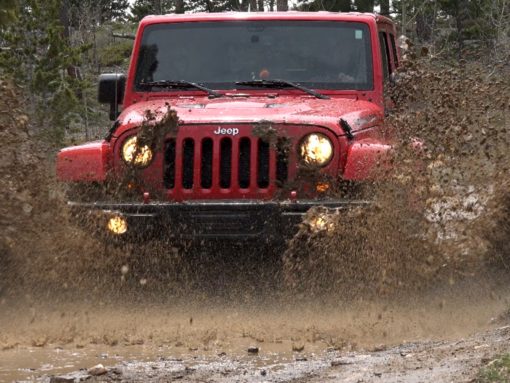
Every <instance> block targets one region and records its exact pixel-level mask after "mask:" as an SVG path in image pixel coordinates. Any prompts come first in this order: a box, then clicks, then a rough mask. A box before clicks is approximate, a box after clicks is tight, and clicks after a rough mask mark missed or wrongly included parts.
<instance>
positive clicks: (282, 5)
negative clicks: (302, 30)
mask: <svg viewBox="0 0 510 383" xmlns="http://www.w3.org/2000/svg"><path fill="white" fill-rule="evenodd" d="M276 10H277V11H283V12H285V11H288V10H289V2H288V0H276Z"/></svg>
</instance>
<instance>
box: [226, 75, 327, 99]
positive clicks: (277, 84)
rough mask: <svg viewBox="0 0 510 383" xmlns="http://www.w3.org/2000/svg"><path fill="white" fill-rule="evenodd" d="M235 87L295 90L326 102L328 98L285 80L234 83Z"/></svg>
mask: <svg viewBox="0 0 510 383" xmlns="http://www.w3.org/2000/svg"><path fill="white" fill-rule="evenodd" d="M236 85H245V86H258V87H263V88H296V89H299V90H301V91H303V92H305V93H308V94H311V95H312V96H314V97H317V98H320V99H322V100H328V99H329V96H326V95H325V94H321V93H318V92H316V91H314V90H312V89H309V88H307V87H304V86H302V85H299V84H296V83H294V82H291V81H287V80H249V81H236Z"/></svg>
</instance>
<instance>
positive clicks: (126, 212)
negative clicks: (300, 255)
mask: <svg viewBox="0 0 510 383" xmlns="http://www.w3.org/2000/svg"><path fill="white" fill-rule="evenodd" d="M369 205H370V202H369V201H364V200H321V201H314V200H308V201H295V202H291V201H256V200H229V201H221V202H219V201H214V202H212V201H195V200H194V201H187V202H182V203H171V202H169V203H162V202H151V203H102V202H95V203H79V202H69V207H70V208H71V211H72V212H73V213H75V215H76V216H77V217H78V218H79V219H80V221H81V222H84V223H86V224H89V226H92V227H93V228H95V229H97V230H99V231H104V232H107V222H108V219H110V218H111V217H112V216H121V217H123V218H124V219H125V220H126V222H127V227H128V230H127V232H126V233H125V234H122V235H120V237H133V236H134V237H136V238H138V239H140V238H143V239H145V238H151V237H153V236H157V237H173V238H178V239H183V240H192V239H198V240H200V239H227V240H228V239H229V240H246V239H256V238H263V239H264V240H266V241H272V240H282V239H285V238H289V237H291V236H292V235H294V234H295V233H296V232H297V230H298V227H297V224H299V223H300V222H301V221H302V218H303V216H304V215H305V214H306V212H307V211H308V210H309V209H311V208H314V207H322V208H326V209H329V210H344V209H350V208H354V207H366V206H369Z"/></svg>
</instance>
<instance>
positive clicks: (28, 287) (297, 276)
mask: <svg viewBox="0 0 510 383" xmlns="http://www.w3.org/2000/svg"><path fill="white" fill-rule="evenodd" d="M431 67H432V68H433V69H431ZM505 71H506V72H505ZM497 73H499V74H500V75H499V77H498V78H497V79H495V78H496V76H497V75H496V74H497ZM501 73H503V74H501ZM504 73H507V75H506V76H505V75H504ZM509 81H510V76H508V68H499V69H498V70H497V71H496V72H494V73H493V74H490V72H487V71H485V70H481V69H479V68H476V67H475V68H471V67H469V66H464V67H458V68H453V69H452V68H448V69H445V68H443V67H441V66H438V64H436V63H434V62H423V63H421V64H413V65H411V66H408V67H406V70H405V71H404V72H402V74H401V79H400V83H399V87H398V90H394V92H393V97H394V101H395V102H396V104H397V105H398V109H396V110H394V111H393V114H392V116H390V118H389V121H390V122H391V123H392V124H393V125H394V126H395V130H396V132H397V134H396V137H395V139H396V141H397V142H398V143H399V146H398V148H399V150H397V151H396V153H395V159H394V163H395V164H397V166H396V167H395V169H396V170H395V172H393V173H391V174H390V175H389V176H388V177H389V180H390V182H384V183H382V182H378V183H376V185H375V187H368V186H367V188H366V190H364V191H363V193H365V196H367V197H371V198H373V199H374V200H375V201H376V203H375V206H374V207H373V208H372V209H371V210H369V211H368V213H367V210H356V209H355V210H351V211H349V212H340V213H338V214H335V215H330V216H327V217H326V222H325V225H324V230H319V231H313V230H312V229H311V225H310V222H311V220H314V219H316V218H317V217H318V216H321V219H324V218H323V217H322V215H321V214H322V212H321V211H320V210H317V211H312V212H310V214H309V216H308V217H307V218H306V219H305V220H304V222H303V224H302V228H301V230H300V232H299V233H298V235H297V236H296V237H295V238H294V239H293V240H292V241H291V243H290V250H289V251H287V252H286V253H285V256H283V262H284V269H283V270H284V275H282V274H281V273H280V272H279V270H280V265H279V264H278V261H275V260H278V259H281V258H282V255H283V251H280V249H261V248H260V246H259V245H258V244H250V250H247V249H246V246H245V247H244V248H242V247H236V246H231V247H227V248H225V247H223V248H221V247H216V248H206V247H200V246H199V249H198V251H197V249H189V248H187V247H183V248H179V247H176V246H174V244H173V243H171V242H163V241H153V242H151V243H149V244H148V245H146V246H143V247H142V246H138V245H136V244H133V245H127V246H124V247H117V246H113V245H111V244H103V243H101V242H99V241H97V240H95V239H94V238H90V236H89V235H87V234H86V233H84V232H83V231H81V230H80V229H79V228H77V227H75V226H74V225H73V224H72V220H73V218H72V217H70V216H69V214H68V212H67V210H66V209H65V204H64V200H65V198H64V197H63V192H62V190H61V189H60V186H58V185H57V184H56V183H55V181H54V179H53V176H52V174H53V172H52V170H51V169H52V165H51V161H48V160H47V158H46V155H44V154H43V153H45V152H48V153H51V152H52V150H53V149H52V148H44V147H43V146H42V145H41V144H40V143H38V142H37V140H36V139H35V138H34V137H33V135H31V134H30V125H29V120H28V118H27V117H25V116H24V114H23V112H22V108H21V106H20V103H19V102H17V101H16V100H17V99H18V96H17V94H16V92H17V90H15V89H14V88H13V87H12V85H9V84H6V83H2V84H1V88H2V92H3V95H6V97H0V111H1V112H2V113H0V118H2V120H0V121H1V124H0V125H1V126H2V131H1V134H2V138H3V142H7V143H8V144H6V145H7V147H8V148H9V151H8V152H2V161H1V168H0V171H1V174H0V182H1V187H2V189H3V190H7V191H8V192H7V193H6V194H7V198H6V199H5V200H4V201H2V203H1V205H0V208H1V210H0V212H1V215H0V218H1V221H0V223H1V230H2V233H3V234H2V237H1V238H0V258H1V259H0V262H1V268H0V273H1V276H2V278H1V282H0V347H1V348H2V349H5V351H9V350H14V349H21V350H23V349H27V347H36V348H49V347H65V348H70V349H83V348H87V347H91V348H93V347H96V346H98V345H106V346H108V347H119V348H120V349H121V350H122V349H123V348H125V347H131V346H134V347H136V346H147V347H149V348H150V347H154V348H155V349H157V348H158V347H159V346H160V345H163V346H167V347H170V348H171V351H170V352H172V353H175V354H179V353H180V352H188V353H189V352H191V351H190V350H194V351H192V352H197V353H202V354H204V355H205V354H206V353H208V352H214V353H221V352H231V353H233V354H241V353H245V351H246V348H247V347H248V346H251V345H258V346H259V347H260V348H261V350H264V349H267V350H268V351H274V352H277V353H281V354H285V352H287V353H289V355H293V354H294V353H296V351H293V349H295V350H297V349H301V348H302V347H304V350H305V351H306V352H308V351H310V352H314V351H318V350H326V349H328V348H336V349H339V350H360V349H373V348H375V347H379V346H380V345H391V344H398V343H401V342H403V341H406V340H419V339H444V338H454V337H458V336H465V335H467V334H470V333H473V332H475V331H477V330H480V329H484V328H487V327H490V326H491V319H493V318H496V317H497V316H498V314H499V313H501V312H502V311H504V310H505V309H507V308H508V306H509V302H508V300H507V299H508V296H509V295H508V292H507V291H506V290H505V288H504V287H503V286H505V283H506V284H507V279H505V278H508V271H507V270H508V265H510V260H509V259H508V254H509V253H508V251H507V250H506V249H507V244H506V243H507V241H506V238H507V233H508V232H509V230H510V229H509V227H508V224H507V223H506V222H507V220H506V217H507V214H508V209H509V208H508V206H510V205H509V204H508V195H507V193H506V190H507V189H508V184H509V180H510V179H509V177H508V169H509V161H508V155H507V148H508V147H509V146H508V138H509V137H508V131H507V129H508V121H509V114H508V112H509V108H510V105H509V101H508V100H509V99H508V95H509V93H508V90H509ZM9 94H10V96H9ZM416 138H418V139H419V140H421V141H422V142H423V145H422V148H421V149H420V150H418V151H416V149H415V145H413V143H414V142H415V139H416ZM4 153H6V154H4ZM387 179H388V178H387ZM191 250H193V251H191ZM190 253H194V255H193V258H192V259H190ZM275 253H276V254H275ZM494 269H501V270H502V271H501V272H500V274H501V275H499V276H498V277H500V278H501V280H502V281H503V282H502V283H499V284H498V279H497V278H496V276H497V275H496V274H494V273H493V270H494ZM507 287H508V286H507ZM0 352H1V351H0ZM120 353H122V352H120ZM151 355H152V354H151Z"/></svg>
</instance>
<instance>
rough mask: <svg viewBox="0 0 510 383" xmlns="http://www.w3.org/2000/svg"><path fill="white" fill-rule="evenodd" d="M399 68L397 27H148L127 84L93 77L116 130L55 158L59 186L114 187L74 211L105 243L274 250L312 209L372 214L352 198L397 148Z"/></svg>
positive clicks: (178, 22)
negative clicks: (200, 242)
mask: <svg viewBox="0 0 510 383" xmlns="http://www.w3.org/2000/svg"><path fill="white" fill-rule="evenodd" d="M398 64H399V57H398V53H397V47H396V43H395V25H394V24H393V22H392V21H391V20H390V19H388V18H386V17H382V16H379V15H374V14H365V13H363V14H362V13H329V12H317V13H300V12H285V13H223V14H221V13H219V14H187V15H165V16H148V17H146V18H144V19H143V20H142V21H141V23H140V26H139V28H138V32H137V34H136V39H135V43H134V48H133V54H132V57H131V63H130V66H129V71H128V74H127V77H125V76H124V75H122V74H104V75H101V76H100V79H99V100H100V102H103V103H109V104H110V110H111V113H110V117H111V119H112V120H115V123H114V124H113V126H112V128H111V129H110V131H109V133H108V135H107V136H106V137H105V138H104V139H103V140H101V141H96V142H91V143H87V144H84V145H79V146H73V147H69V148H65V149H62V150H61V151H60V153H59V154H58V159H57V175H58V178H59V179H60V180H61V181H64V182H67V183H71V186H73V185H74V186H76V185H81V186H89V187H95V188H100V187H101V186H102V185H108V187H107V188H105V189H107V190H108V192H105V193H98V194H97V195H96V197H94V198H93V199H92V200H91V199H90V198H89V199H88V200H87V199H85V198H83V199H82V198H80V197H79V195H78V197H75V198H74V200H73V201H71V202H69V204H70V205H71V207H72V208H73V209H75V210H76V211H80V212H84V211H86V212H87V214H88V215H89V216H90V217H94V219H93V220H92V222H93V223H94V225H95V227H96V228H99V229H100V230H102V231H104V232H110V233H111V234H112V235H113V234H115V235H117V236H121V237H123V238H129V237H130V234H143V236H144V237H146V235H147V234H149V233H153V234H155V235H157V236H162V235H171V236H176V237H183V238H190V237H192V238H220V239H227V238H230V239H248V238H264V239H265V240H271V239H278V240H279V239H281V237H282V236H288V235H292V234H293V233H294V232H295V230H296V224H297V223H299V222H300V221H301V218H302V216H303V214H304V213H306V212H307V211H308V210H309V209H310V208H312V207H316V206H321V207H324V208H326V209H345V208H349V207H350V206H356V205H363V204H366V203H367V202H366V201H364V200H360V199H356V198H355V197H353V195H354V196H355V194H352V193H349V190H352V188H355V187H356V184H357V183H359V182H361V181H363V180H367V179H370V178H371V177H373V172H374V169H375V168H377V166H378V165H379V164H380V162H381V161H384V158H385V155H387V153H388V151H389V150H391V148H392V135H391V131H390V130H389V129H388V128H385V126H384V115H385V97H384V85H385V84H386V83H387V81H386V80H388V79H390V78H391V74H392V72H393V71H395V69H396V68H397V67H398ZM162 127H163V128H162ZM147 136H150V139H148V138H147ZM126 175H128V176H126ZM126 179H127V180H128V181H127V182H124V181H125V180H126ZM119 191H121V192H122V193H119ZM317 224H318V225H319V226H320V224H321V223H320V222H318V223H317ZM98 225H99V226H98Z"/></svg>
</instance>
